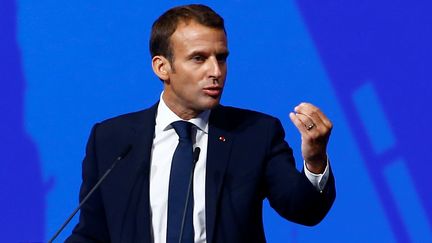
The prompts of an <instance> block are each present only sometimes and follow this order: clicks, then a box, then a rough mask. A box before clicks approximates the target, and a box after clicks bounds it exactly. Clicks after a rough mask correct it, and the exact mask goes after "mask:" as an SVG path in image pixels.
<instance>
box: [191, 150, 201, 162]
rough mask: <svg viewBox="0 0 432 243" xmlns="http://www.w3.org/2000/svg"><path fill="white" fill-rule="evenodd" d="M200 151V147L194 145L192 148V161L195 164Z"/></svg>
mask: <svg viewBox="0 0 432 243" xmlns="http://www.w3.org/2000/svg"><path fill="white" fill-rule="evenodd" d="M200 152H201V149H200V147H196V148H195V149H194V151H193V162H194V164H195V163H196V162H198V159H199V154H200Z"/></svg>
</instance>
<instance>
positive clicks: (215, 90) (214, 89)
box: [203, 86, 222, 98]
mask: <svg viewBox="0 0 432 243" xmlns="http://www.w3.org/2000/svg"><path fill="white" fill-rule="evenodd" d="M203 91H204V93H205V94H206V95H208V96H211V97H213V98H217V97H219V96H220V95H221V94H222V87H220V86H210V87H206V88H204V89H203Z"/></svg>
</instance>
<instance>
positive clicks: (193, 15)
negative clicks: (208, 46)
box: [149, 4, 226, 62]
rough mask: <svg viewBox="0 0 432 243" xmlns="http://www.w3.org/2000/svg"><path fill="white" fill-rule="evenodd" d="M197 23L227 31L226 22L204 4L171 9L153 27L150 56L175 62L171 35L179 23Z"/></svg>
mask: <svg viewBox="0 0 432 243" xmlns="http://www.w3.org/2000/svg"><path fill="white" fill-rule="evenodd" d="M190 21H196V22H197V23H199V24H201V25H204V26H207V27H211V28H215V29H222V30H224V32H225V33H226V31H225V26H224V20H223V18H222V17H221V16H220V15H219V14H217V13H216V12H215V11H214V10H213V9H211V8H210V7H208V6H206V5H202V4H190V5H184V6H178V7H174V8H171V9H169V10H168V11H166V12H165V13H163V14H162V15H161V16H160V17H159V18H158V19H157V20H156V21H155V22H154V23H153V26H152V31H151V35H150V43H149V45H150V54H151V56H152V57H154V56H156V55H161V56H164V57H165V58H167V59H168V60H169V61H170V62H172V61H173V59H174V56H173V51H172V48H171V35H172V34H173V33H174V32H175V30H176V29H177V26H178V25H179V23H181V22H183V23H186V24H187V23H189V22H190Z"/></svg>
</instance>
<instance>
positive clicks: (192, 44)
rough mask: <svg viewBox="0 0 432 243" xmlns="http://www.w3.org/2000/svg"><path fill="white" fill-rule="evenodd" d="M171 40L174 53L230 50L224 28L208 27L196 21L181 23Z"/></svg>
mask: <svg viewBox="0 0 432 243" xmlns="http://www.w3.org/2000/svg"><path fill="white" fill-rule="evenodd" d="M170 42H171V47H172V50H173V52H174V53H178V52H194V51H214V52H226V51H228V48H227V38H226V34H225V31H224V30H223V29H216V28H211V27H207V26H204V25H201V24H199V23H196V22H195V21H190V22H189V23H185V22H181V23H179V25H178V26H177V28H176V30H175V31H174V33H173V34H172V36H171V39H170Z"/></svg>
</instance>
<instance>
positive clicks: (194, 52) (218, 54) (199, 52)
mask: <svg viewBox="0 0 432 243" xmlns="http://www.w3.org/2000/svg"><path fill="white" fill-rule="evenodd" d="M197 55H201V56H208V55H209V53H208V52H206V51H200V50H196V51H192V52H191V53H190V54H189V55H187V57H189V58H190V57H194V56H197ZM228 55H229V51H228V50H224V51H221V52H217V53H216V54H215V56H223V57H228Z"/></svg>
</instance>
